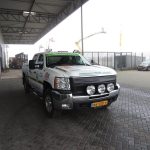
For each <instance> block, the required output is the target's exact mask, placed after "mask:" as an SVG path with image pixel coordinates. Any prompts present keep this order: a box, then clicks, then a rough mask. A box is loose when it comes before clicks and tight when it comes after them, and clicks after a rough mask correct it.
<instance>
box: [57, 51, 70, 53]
mask: <svg viewBox="0 0 150 150" xmlns="http://www.w3.org/2000/svg"><path fill="white" fill-rule="evenodd" d="M57 52H59V53H68V51H57Z"/></svg>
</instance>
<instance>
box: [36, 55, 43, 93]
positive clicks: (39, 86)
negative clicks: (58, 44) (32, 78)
mask: <svg viewBox="0 0 150 150" xmlns="http://www.w3.org/2000/svg"><path fill="white" fill-rule="evenodd" d="M36 64H37V66H38V67H37V68H36V70H35V71H36V85H35V86H36V87H35V88H36V92H37V93H38V94H40V95H42V94H43V74H44V71H43V68H44V55H43V54H40V55H39V57H38V60H37V62H36Z"/></svg>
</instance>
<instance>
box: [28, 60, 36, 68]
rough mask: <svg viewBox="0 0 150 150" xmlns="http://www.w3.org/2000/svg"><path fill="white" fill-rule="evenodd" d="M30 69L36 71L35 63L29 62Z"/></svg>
mask: <svg viewBox="0 0 150 150" xmlns="http://www.w3.org/2000/svg"><path fill="white" fill-rule="evenodd" d="M29 69H35V61H34V60H29Z"/></svg>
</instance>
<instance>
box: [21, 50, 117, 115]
mask: <svg viewBox="0 0 150 150" xmlns="http://www.w3.org/2000/svg"><path fill="white" fill-rule="evenodd" d="M22 74H23V85H24V89H25V92H26V93H29V91H31V90H33V91H34V92H35V93H37V94H38V95H39V96H40V97H42V98H43V102H44V106H45V110H46V113H47V114H48V116H49V117H52V116H53V113H54V111H55V110H56V109H63V110H64V109H65V110H68V109H73V108H75V107H77V108H78V107H80V108H81V107H90V108H98V107H102V108H107V107H108V106H109V105H110V104H111V103H112V102H114V101H116V100H117V97H118V94H119V90H120V86H119V84H117V82H116V71H115V70H113V69H111V68H108V67H104V66H99V65H91V64H90V63H89V62H88V61H87V60H86V59H85V58H84V57H83V56H82V55H80V54H78V53H68V52H63V53H62V52H61V53H60V52H50V53H38V54H35V55H34V57H33V59H32V60H30V61H29V64H24V65H23V67H22Z"/></svg>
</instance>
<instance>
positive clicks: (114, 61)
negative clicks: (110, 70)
mask: <svg viewBox="0 0 150 150" xmlns="http://www.w3.org/2000/svg"><path fill="white" fill-rule="evenodd" d="M115 61H116V52H114V69H116V62H115Z"/></svg>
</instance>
